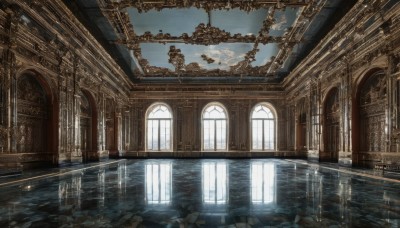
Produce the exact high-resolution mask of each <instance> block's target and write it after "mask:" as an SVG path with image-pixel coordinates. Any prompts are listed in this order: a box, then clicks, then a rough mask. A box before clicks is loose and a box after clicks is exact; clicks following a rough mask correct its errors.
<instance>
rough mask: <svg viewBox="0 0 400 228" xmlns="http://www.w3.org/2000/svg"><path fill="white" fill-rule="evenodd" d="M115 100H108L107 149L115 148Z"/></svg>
mask: <svg viewBox="0 0 400 228" xmlns="http://www.w3.org/2000/svg"><path fill="white" fill-rule="evenodd" d="M114 109H115V106H114V101H113V100H111V99H107V101H106V150H115V136H114V135H115V134H114V131H115V126H114V122H115V121H114V114H115V111H114Z"/></svg>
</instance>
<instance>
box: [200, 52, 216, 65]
mask: <svg viewBox="0 0 400 228" xmlns="http://www.w3.org/2000/svg"><path fill="white" fill-rule="evenodd" d="M201 58H202V59H203V60H204V61H206V62H207V63H208V64H211V63H213V62H215V60H214V59H213V58H210V57H208V56H207V55H205V54H202V55H201Z"/></svg>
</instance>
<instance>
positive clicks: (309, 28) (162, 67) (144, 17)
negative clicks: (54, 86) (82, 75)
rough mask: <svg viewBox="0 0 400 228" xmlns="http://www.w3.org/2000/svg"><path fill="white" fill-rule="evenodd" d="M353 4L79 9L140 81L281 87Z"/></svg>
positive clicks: (91, 5)
mask: <svg viewBox="0 0 400 228" xmlns="http://www.w3.org/2000/svg"><path fill="white" fill-rule="evenodd" d="M65 2H69V1H65ZM341 2H342V5H340V4H341ZM345 2H347V3H346V4H350V3H349V2H353V3H354V1H348V0H347V1H345V0H343V1H342V0H247V1H243V0H242V1H238V0H214V1H212V0H203V1H194V0H78V1H77V3H76V5H75V7H77V8H78V9H79V11H81V14H80V15H81V16H82V15H83V16H84V17H85V18H86V19H87V22H89V23H86V24H87V25H88V24H90V25H96V26H97V28H94V29H93V28H92V31H95V32H96V31H97V33H98V35H99V36H101V37H100V38H99V39H104V40H106V41H107V43H108V44H109V47H111V48H113V49H114V50H112V51H111V52H112V53H114V56H115V58H116V59H117V61H118V62H119V63H120V65H121V66H122V67H123V68H124V70H125V71H126V72H127V74H128V75H130V76H131V78H132V79H133V80H134V81H136V82H139V81H147V82H148V81H152V80H156V81H160V80H161V81H162V80H165V81H167V80H171V79H177V80H179V81H180V82H181V81H182V80H188V79H191V80H192V81H195V80H203V81H209V80H213V79H217V80H219V81H229V80H237V81H238V82H240V81H241V80H244V81H246V80H248V81H249V80H250V81H252V82H277V81H280V80H282V79H283V77H284V76H286V75H287V74H289V72H290V70H291V69H292V68H293V67H294V66H295V64H296V63H298V62H299V61H300V60H301V58H303V57H304V55H305V54H306V53H307V52H308V51H309V49H310V48H312V47H313V45H314V44H316V43H317V42H318V39H320V38H321V34H320V33H321V32H322V30H323V29H324V27H326V26H329V23H330V24H332V21H334V20H336V21H337V19H338V17H339V16H337V15H336V19H335V13H337V10H338V9H339V7H341V8H342V11H343V8H346V7H344V5H343V4H345ZM67 4H68V3H67ZM69 5H70V6H71V3H69ZM348 7H349V6H348V5H347V8H348ZM332 18H333V19H332Z"/></svg>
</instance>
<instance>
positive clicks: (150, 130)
mask: <svg viewBox="0 0 400 228" xmlns="http://www.w3.org/2000/svg"><path fill="white" fill-rule="evenodd" d="M147 149H148V150H152V149H153V121H152V120H148V121H147Z"/></svg>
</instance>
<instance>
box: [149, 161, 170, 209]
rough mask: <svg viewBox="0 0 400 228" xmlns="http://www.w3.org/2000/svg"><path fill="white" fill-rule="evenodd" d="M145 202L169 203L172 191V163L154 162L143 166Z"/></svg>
mask: <svg viewBox="0 0 400 228" xmlns="http://www.w3.org/2000/svg"><path fill="white" fill-rule="evenodd" d="M145 178H146V184H145V192H146V203H147V204H170V203H171V193H172V165H171V163H170V162H156V163H150V164H146V166H145Z"/></svg>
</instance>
